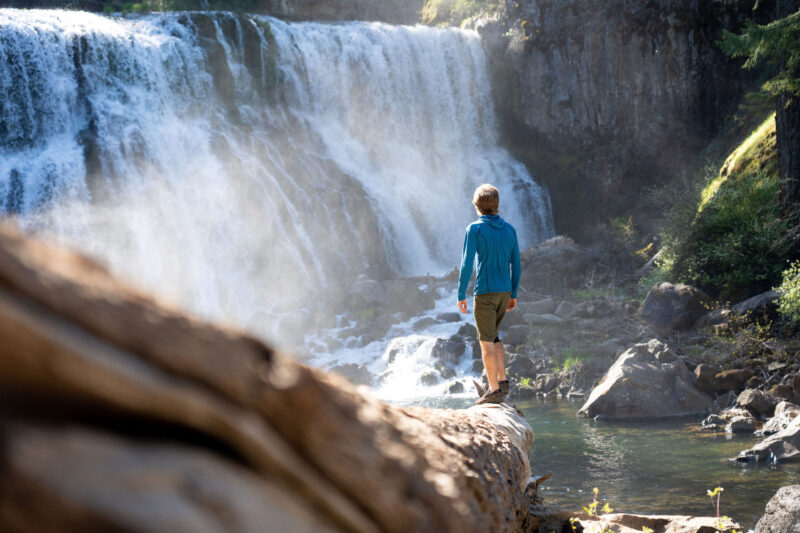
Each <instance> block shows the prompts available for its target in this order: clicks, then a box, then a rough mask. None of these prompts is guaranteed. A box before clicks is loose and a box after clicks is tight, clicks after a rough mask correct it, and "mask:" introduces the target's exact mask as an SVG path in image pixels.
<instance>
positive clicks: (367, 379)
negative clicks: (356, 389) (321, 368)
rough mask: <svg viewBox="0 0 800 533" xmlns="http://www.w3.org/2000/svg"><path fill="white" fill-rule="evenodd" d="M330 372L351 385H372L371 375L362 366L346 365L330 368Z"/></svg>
mask: <svg viewBox="0 0 800 533" xmlns="http://www.w3.org/2000/svg"><path fill="white" fill-rule="evenodd" d="M331 372H333V373H335V374H339V375H340V376H342V377H344V378H345V379H347V381H349V382H350V383H352V384H353V385H372V374H371V373H370V371H369V370H367V367H365V366H364V365H357V364H354V363H348V364H344V365H337V366H334V367H333V368H331Z"/></svg>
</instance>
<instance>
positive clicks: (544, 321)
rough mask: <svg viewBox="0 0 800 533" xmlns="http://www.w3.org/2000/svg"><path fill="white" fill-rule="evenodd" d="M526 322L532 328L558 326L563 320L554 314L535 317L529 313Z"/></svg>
mask: <svg viewBox="0 0 800 533" xmlns="http://www.w3.org/2000/svg"><path fill="white" fill-rule="evenodd" d="M525 322H527V323H528V324H530V325H531V326H540V327H541V326H556V325H558V324H561V322H563V320H562V319H561V318H559V317H557V316H556V315H552V314H545V315H534V314H531V313H528V314H526V315H525Z"/></svg>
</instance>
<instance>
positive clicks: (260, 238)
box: [0, 9, 554, 394]
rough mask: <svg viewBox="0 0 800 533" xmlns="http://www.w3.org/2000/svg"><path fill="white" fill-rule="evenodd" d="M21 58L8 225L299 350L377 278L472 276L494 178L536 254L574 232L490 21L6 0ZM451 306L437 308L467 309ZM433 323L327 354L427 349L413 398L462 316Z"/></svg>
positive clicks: (8, 63) (6, 110)
mask: <svg viewBox="0 0 800 533" xmlns="http://www.w3.org/2000/svg"><path fill="white" fill-rule="evenodd" d="M0 66H2V68H0V91H1V92H2V94H3V98H2V99H0V217H2V218H4V219H8V220H13V221H14V222H15V223H16V224H18V225H19V226H21V227H22V228H23V229H24V230H26V231H30V232H34V233H36V234H38V235H41V236H42V237H44V238H46V239H49V240H52V241H55V242H58V243H61V244H65V245H68V246H71V247H73V248H76V249H78V250H80V251H83V252H85V253H88V254H90V255H92V256H94V257H96V258H98V259H99V260H101V261H102V262H104V263H105V264H107V265H108V267H109V268H110V269H111V270H112V271H113V272H114V273H116V274H117V275H119V276H121V277H123V278H125V279H128V280H130V281H131V282H133V283H135V284H137V285H139V286H141V287H143V288H145V289H146V290H148V291H150V292H153V293H155V294H157V295H158V296H159V297H160V298H161V299H163V300H166V301H168V302H171V303H173V304H174V305H177V306H180V307H181V308H183V309H185V310H187V311H189V312H191V313H194V314H196V315H198V316H201V317H204V318H208V319H213V320H216V321H221V322H225V323H228V324H232V325H234V326H236V327H239V328H243V329H246V330H249V331H251V332H252V333H254V334H256V335H259V336H261V337H264V338H266V339H268V340H276V341H277V342H278V343H279V344H280V343H281V342H285V341H286V338H287V332H286V328H288V326H287V324H288V323H289V322H290V321H289V320H288V319H289V318H291V317H292V315H293V314H296V313H298V312H299V311H305V312H310V314H311V315H313V316H316V315H318V314H319V313H320V312H323V313H333V314H336V313H339V312H340V310H338V309H336V306H335V301H336V298H337V297H338V296H336V295H341V294H342V293H343V291H346V289H347V287H348V286H349V284H350V283H351V282H352V280H354V279H355V278H356V276H358V275H359V274H367V275H368V276H369V277H373V278H376V279H381V278H390V277H393V276H418V275H428V274H431V275H443V274H445V273H447V272H449V271H451V270H452V269H453V268H454V267H455V266H457V263H458V261H459V260H460V249H461V244H462V239H463V232H464V228H465V226H466V225H467V224H468V223H469V222H470V221H471V220H473V219H474V218H475V214H474V210H473V208H472V207H471V206H470V204H469V200H470V198H471V194H472V191H473V190H474V188H475V187H476V186H477V185H479V184H481V183H486V182H491V183H494V184H495V185H497V186H498V187H499V189H500V191H501V194H502V195H503V199H504V201H503V203H502V212H503V216H504V217H505V218H507V219H508V220H510V221H513V222H514V224H515V225H516V226H517V228H518V234H519V237H520V240H521V243H520V244H521V246H522V247H523V248H524V247H527V246H530V245H532V244H535V243H537V242H540V241H542V240H544V239H546V238H549V237H550V236H552V235H553V231H554V230H553V222H552V216H551V213H550V203H549V198H548V195H547V192H546V191H545V190H544V189H543V188H542V187H540V186H539V185H538V184H537V183H536V182H535V181H534V179H533V178H532V177H531V176H530V174H529V173H528V172H527V170H526V168H525V166H524V165H522V164H521V163H520V162H519V161H517V160H515V159H514V158H513V157H512V156H511V155H510V154H509V153H508V152H507V151H506V150H505V149H503V148H502V146H501V144H500V139H499V133H498V125H497V119H496V117H495V114H494V109H493V102H492V95H491V83H490V79H489V75H488V65H487V58H486V55H485V54H484V51H483V48H482V45H481V40H480V37H479V35H478V34H477V33H476V32H474V31H466V30H458V29H438V28H430V27H424V26H416V27H406V26H391V25H386V24H379V23H355V22H348V23H337V24H318V23H312V22H304V23H288V22H284V21H281V20H277V19H274V18H269V17H261V16H243V15H234V14H230V13H168V14H153V15H147V16H141V17H136V18H123V17H119V16H100V15H94V14H89V13H82V12H70V11H50V10H47V11H45V10H40V11H37V10H24V11H23V10H14V9H0ZM326 294H328V295H334V296H330V297H326V296H325V295H326ZM436 296H437V298H438V303H437V308H436V309H435V310H434V311H430V312H429V313H428V314H431V313H434V312H441V311H442V310H443V309H444V308H445V307H447V306H452V304H453V303H454V300H455V296H454V294H449V293H448V294H437V295H436ZM320 302H323V303H320ZM320 307H322V309H321V308H320ZM295 322H296V320H295ZM412 322H413V321H412V320H406V321H400V322H399V323H398V324H397V325H396V326H394V327H393V329H392V330H391V332H390V333H391V335H390V336H389V337H388V338H387V339H385V340H384V341H382V342H378V343H372V344H370V345H369V346H368V347H362V348H360V349H352V348H350V349H348V348H343V349H342V350H341V351H340V352H338V353H335V354H324V353H319V351H317V353H315V357H316V359H315V360H314V362H315V363H316V364H320V365H322V366H325V364H326V362H327V361H333V360H337V361H339V362H341V361H354V362H359V363H364V364H368V365H372V366H373V367H374V370H375V371H379V370H380V369H381V368H383V369H384V370H385V367H386V366H387V364H388V363H386V361H385V358H384V355H385V352H386V347H387V345H388V344H390V343H392V342H394V344H395V348H396V347H397V346H396V345H397V344H398V342H399V343H401V344H402V343H404V342H405V343H406V344H404V346H406V348H404V350H405V352H403V353H405V354H406V356H404V357H401V358H399V360H398V364H400V362H402V364H404V365H405V366H404V367H403V369H401V368H400V367H398V368H396V369H395V370H396V372H395V373H394V376H395V377H394V378H393V380H394V381H392V380H390V381H389V382H388V383H387V385H386V390H387V391H388V390H395V391H400V390H402V389H403V388H404V387H406V389H407V388H408V387H407V385H408V384H409V383H411V382H413V381H414V380H415V379H416V377H415V376H418V373H419V372H420V371H421V370H420V369H421V368H424V367H425V364H426V357H429V350H428V351H427V352H426V348H425V347H426V346H427V345H426V344H425V343H426V342H427V343H428V344H430V340H431V339H433V338H436V337H437V336H442V335H445V336H446V335H449V334H452V332H451V330H452V329H453V328H454V327H457V325H458V323H456V324H455V325H454V324H450V325H446V324H445V325H440V326H434V327H432V328H429V329H425V330H423V331H413V328H412V326H411V324H412ZM314 324H315V322H314V321H311V322H309V323H307V324H306V326H307V329H309V330H311V331H304V332H302V333H304V334H305V335H299V336H297V338H298V339H301V340H293V341H292V343H290V344H294V346H293V347H294V348H300V349H303V347H304V346H305V345H303V344H302V342H303V339H305V340H308V339H311V338H315V336H317V332H315V331H314ZM289 337H291V336H289ZM393 339H394V340H393ZM397 339H405V340H402V341H398V340H397ZM401 351H402V350H401ZM459 372H460V374H461V375H463V376H466V375H468V374H469V369H468V368H463V369H460V370H459ZM401 375H402V376H404V377H402V378H400V377H399V376H401ZM398 393H399V392H398ZM387 394H388V392H387Z"/></svg>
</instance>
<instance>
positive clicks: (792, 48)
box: [718, 11, 800, 95]
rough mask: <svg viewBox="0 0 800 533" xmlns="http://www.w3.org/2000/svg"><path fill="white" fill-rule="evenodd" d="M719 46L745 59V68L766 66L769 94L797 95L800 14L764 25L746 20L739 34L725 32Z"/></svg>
mask: <svg viewBox="0 0 800 533" xmlns="http://www.w3.org/2000/svg"><path fill="white" fill-rule="evenodd" d="M718 44H719V46H720V47H721V48H722V50H723V51H725V52H726V53H727V54H728V55H730V56H731V57H744V58H747V59H746V61H745V62H744V67H745V68H753V67H755V66H757V65H760V64H765V65H766V66H767V68H768V69H769V71H770V73H769V75H770V76H771V77H770V78H769V79H768V80H767V81H766V82H765V83H764V90H765V91H767V92H768V93H770V94H773V95H777V94H781V93H791V94H800V11H798V12H797V13H794V14H793V15H789V16H788V17H785V18H782V19H780V20H776V21H775V22H772V23H770V24H766V25H763V26H762V25H759V24H756V23H755V22H753V21H748V22H747V23H746V24H745V27H744V30H743V31H742V33H741V34H739V35H736V34H734V33H731V32H729V31H724V32H723V36H722V40H721V41H719V42H718Z"/></svg>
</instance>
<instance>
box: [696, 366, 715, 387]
mask: <svg viewBox="0 0 800 533" xmlns="http://www.w3.org/2000/svg"><path fill="white" fill-rule="evenodd" d="M716 375H717V372H716V371H715V370H714V369H713V368H712V367H710V366H709V365H704V364H699V365H697V366H696V367H695V369H694V377H695V381H694V384H695V385H697V387H698V388H700V389H702V390H704V391H706V392H714V391H715V390H716V386H715V382H714V376H716Z"/></svg>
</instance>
